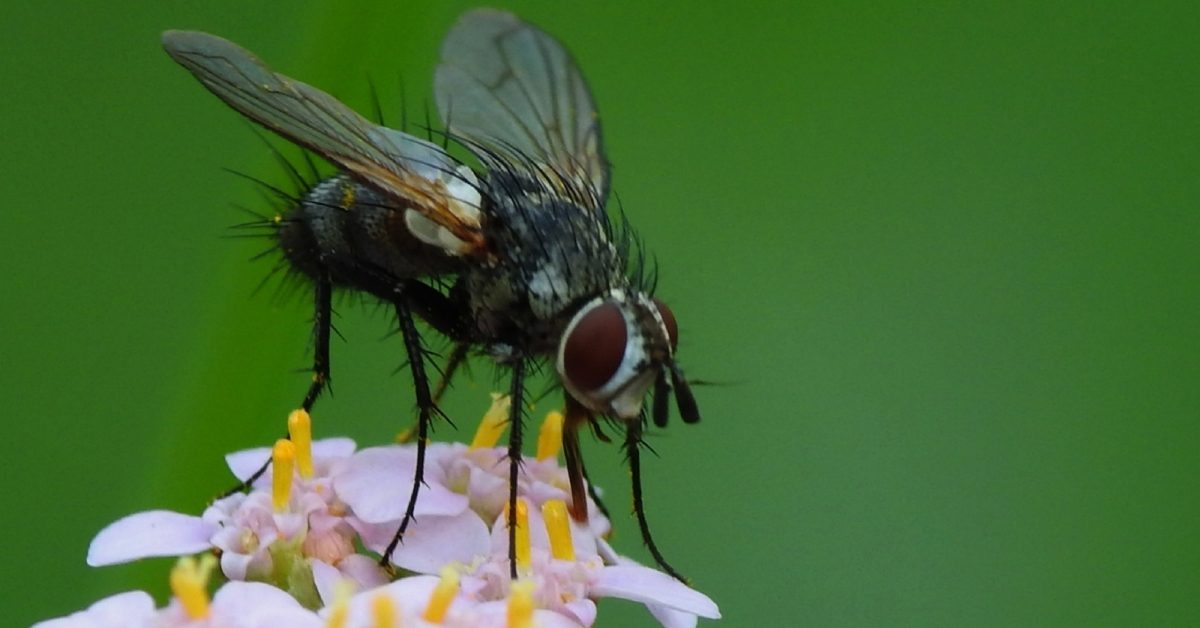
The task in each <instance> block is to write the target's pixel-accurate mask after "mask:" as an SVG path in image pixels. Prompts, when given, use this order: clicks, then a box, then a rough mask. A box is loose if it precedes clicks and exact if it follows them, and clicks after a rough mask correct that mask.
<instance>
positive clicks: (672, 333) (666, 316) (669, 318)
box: [654, 299, 679, 351]
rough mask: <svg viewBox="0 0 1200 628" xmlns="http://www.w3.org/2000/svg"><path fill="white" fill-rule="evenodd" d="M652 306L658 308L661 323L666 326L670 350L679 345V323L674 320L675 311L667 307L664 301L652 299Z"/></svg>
mask: <svg viewBox="0 0 1200 628" xmlns="http://www.w3.org/2000/svg"><path fill="white" fill-rule="evenodd" d="M654 307H656V308H658V315H659V316H661V317H662V319H663V324H664V325H666V326H667V339H668V340H670V341H671V351H674V350H675V347H676V346H678V345H679V324H678V323H676V322H675V313H674V312H672V311H671V308H669V307H667V304H666V303H663V302H662V301H659V300H658V299H654Z"/></svg>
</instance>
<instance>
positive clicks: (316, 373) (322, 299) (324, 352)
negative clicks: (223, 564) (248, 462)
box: [218, 275, 333, 499]
mask: <svg viewBox="0 0 1200 628" xmlns="http://www.w3.org/2000/svg"><path fill="white" fill-rule="evenodd" d="M314 286H315V289H314V290H313V292H314V295H315V298H314V300H315V302H316V307H315V311H314V314H313V337H314V340H315V345H316V346H315V348H314V352H313V368H312V383H311V384H309V386H308V394H306V395H304V402H303V403H302V404H301V406H300V407H302V408H304V411H305V412H311V411H312V407H313V404H315V403H316V402H317V398H318V397H320V396H321V393H322V392H324V391H325V389H326V388H327V387H328V386H329V333H330V330H331V329H332V327H333V282H332V281H331V280H330V278H329V276H328V275H323V276H322V277H321V278H320V279H318V280H317V281H316V282H315V283H314ZM288 437H289V436H288V435H286V434H285V435H284V438H288ZM270 467H271V459H270V457H268V458H267V459H266V461H265V462H263V463H262V466H260V467H259V468H258V470H257V471H255V472H254V473H253V474H252V475H251V476H250V477H248V478H246V479H245V481H243V482H242V483H240V484H238V485H237V486H235V487H233V488H231V489H229V490H227V491H225V492H224V493H222V494H221V495H220V497H229V496H230V495H233V494H234V493H240V492H242V491H247V490H249V489H250V487H251V486H252V485H253V484H254V483H255V482H256V481H258V478H261V477H262V475H263V474H264V473H266V472H267V469H269V468H270ZM218 499H219V498H218Z"/></svg>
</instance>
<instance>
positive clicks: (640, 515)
mask: <svg viewBox="0 0 1200 628" xmlns="http://www.w3.org/2000/svg"><path fill="white" fill-rule="evenodd" d="M642 420H643V419H642V418H637V419H632V420H630V421H627V422H626V425H627V427H626V431H625V456H626V457H627V458H628V459H629V475H630V476H631V477H632V479H633V512H634V514H635V515H636V516H637V521H638V528H639V529H640V530H641V532H642V542H643V543H645V544H646V549H648V550H650V555H651V556H653V557H654V562H656V563H658V566H659V567H662V570H663V571H665V572H667V573H668V574H670V575H671V576H672V577H673V578H675V579H676V580H678V581H680V582H683V583H685V584H686V583H687V578H684V577H683V575H682V574H680V573H679V572H678V571H677V570H676V569H675V568H674V567H672V566H671V565H670V564H668V563H667V560H666V559H665V558H663V555H662V552H660V551H658V546H657V545H655V544H654V538H653V537H651V536H650V524H649V523H647V522H646V506H645V504H644V502H643V500H642V463H641V448H642Z"/></svg>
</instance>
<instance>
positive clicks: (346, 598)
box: [325, 580, 354, 628]
mask: <svg viewBox="0 0 1200 628" xmlns="http://www.w3.org/2000/svg"><path fill="white" fill-rule="evenodd" d="M353 594H354V585H353V584H351V583H350V581H349V580H339V581H338V583H337V584H336V585H334V588H333V604H332V605H331V606H330V608H329V617H328V618H327V619H326V620H325V628H346V622H347V621H349V617H350V596H351V595H353Z"/></svg>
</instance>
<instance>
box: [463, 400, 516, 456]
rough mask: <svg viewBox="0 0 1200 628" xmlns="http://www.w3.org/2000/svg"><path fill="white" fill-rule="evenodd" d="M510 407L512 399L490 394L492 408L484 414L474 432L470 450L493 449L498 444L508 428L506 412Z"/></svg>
mask: <svg viewBox="0 0 1200 628" xmlns="http://www.w3.org/2000/svg"><path fill="white" fill-rule="evenodd" d="M511 407H512V399H509V397H508V395H501V394H500V393H492V407H490V408H488V411H487V412H486V413H484V415H483V420H482V421H480V422H479V429H477V430H475V438H474V440H472V441H471V449H483V448H486V447H495V446H496V443H498V442H500V435H501V434H503V433H504V428H506V427H508V410H509V408H511Z"/></svg>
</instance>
